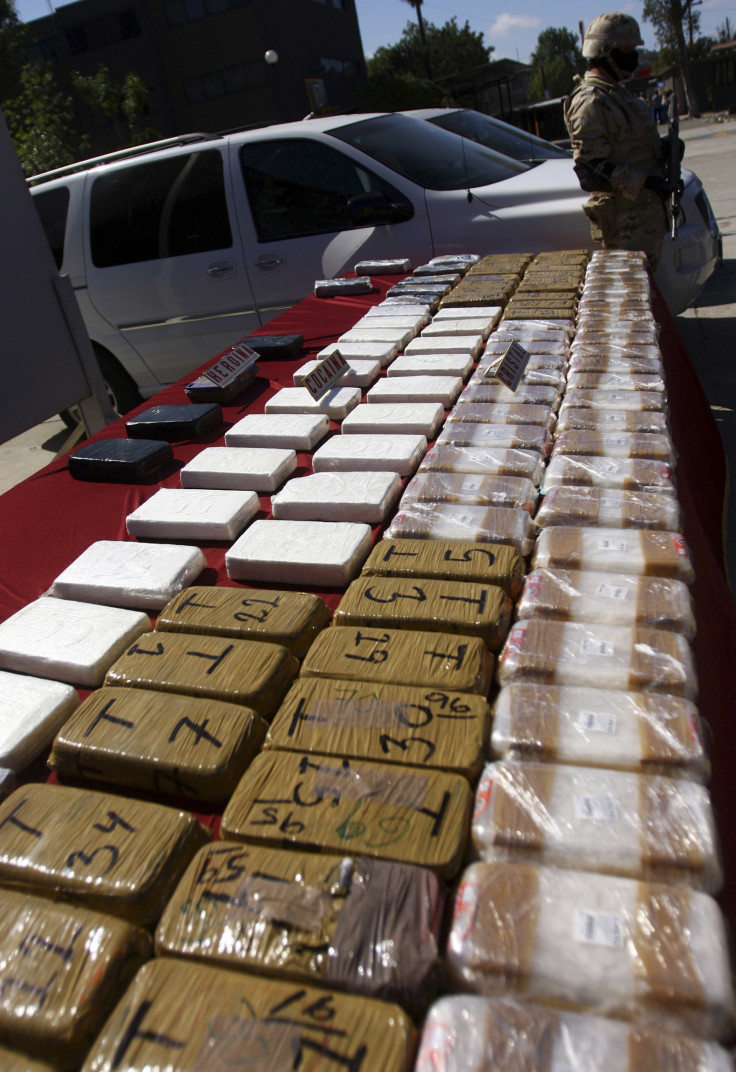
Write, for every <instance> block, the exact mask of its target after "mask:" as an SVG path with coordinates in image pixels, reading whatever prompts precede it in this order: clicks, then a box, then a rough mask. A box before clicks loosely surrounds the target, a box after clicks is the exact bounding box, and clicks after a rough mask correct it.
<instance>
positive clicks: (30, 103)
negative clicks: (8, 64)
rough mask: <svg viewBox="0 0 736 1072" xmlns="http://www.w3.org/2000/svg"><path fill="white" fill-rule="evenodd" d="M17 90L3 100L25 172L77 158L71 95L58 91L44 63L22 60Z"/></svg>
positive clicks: (45, 168)
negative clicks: (14, 93) (23, 61)
mask: <svg viewBox="0 0 736 1072" xmlns="http://www.w3.org/2000/svg"><path fill="white" fill-rule="evenodd" d="M19 82H20V91H19V92H18V93H17V94H16V95H15V96H14V97H12V98H10V99H9V100H5V101H3V104H2V107H3V112H4V113H5V117H6V119H7V123H8V129H9V130H10V134H11V137H12V139H13V144H14V145H15V151H16V152H17V154H18V159H19V160H20V163H21V167H22V168H23V171H24V172H25V173H26V175H37V174H39V173H40V172H42V171H50V170H51V169H52V168H57V167H63V166H64V165H65V164H71V163H73V161H75V160H78V159H79V154H80V144H79V139H78V137H77V135H76V133H75V131H74V127H73V117H74V109H73V107H72V101H71V98H70V97H69V96H67V95H65V94H64V93H62V92H61V91H60V89H59V87H58V85H57V82H56V79H55V78H54V74H53V72H52V70H51V68H50V67H49V66H48V65H47V64H40V63H26V64H24V65H23V67H22V68H21V70H20V76H19Z"/></svg>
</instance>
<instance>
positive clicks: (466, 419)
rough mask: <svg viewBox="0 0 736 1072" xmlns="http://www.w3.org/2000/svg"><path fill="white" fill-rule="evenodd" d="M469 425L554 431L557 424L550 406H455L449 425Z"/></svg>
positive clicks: (487, 404)
mask: <svg viewBox="0 0 736 1072" xmlns="http://www.w3.org/2000/svg"><path fill="white" fill-rule="evenodd" d="M458 421H459V422H461V423H468V424H536V425H540V426H542V427H544V428H548V429H549V430H550V431H552V430H553V428H554V427H555V423H556V418H555V414H554V411H553V410H552V408H551V407H550V406H535V405H533V404H531V403H524V402H522V403H520V404H519V405H515V404H513V403H507V402H495V403H492V404H489V403H487V402H477V403H470V402H468V403H466V404H464V405H462V406H455V407H454V408H453V409H452V410H450V412H449V414H448V415H447V423H448V424H454V423H456V422H458Z"/></svg>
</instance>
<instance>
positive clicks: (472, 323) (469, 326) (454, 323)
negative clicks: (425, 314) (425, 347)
mask: <svg viewBox="0 0 736 1072" xmlns="http://www.w3.org/2000/svg"><path fill="white" fill-rule="evenodd" d="M496 319H497V317H496V315H495V314H492V315H490V316H473V317H470V316H460V317H450V316H439V317H437V316H436V317H434V319H433V320H432V323H431V324H428V325H427V326H426V327H425V328H423V329H422V338H425V339H431V338H446V337H448V336H455V335H476V336H478V335H480V336H481V337H482V339H483V340H484V341H485V340H486V339H487V338H488V336H489V335H490V334H491V331H492V330H493V326H494V324H495V322H496Z"/></svg>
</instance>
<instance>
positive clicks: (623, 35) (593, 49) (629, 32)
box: [583, 11, 644, 59]
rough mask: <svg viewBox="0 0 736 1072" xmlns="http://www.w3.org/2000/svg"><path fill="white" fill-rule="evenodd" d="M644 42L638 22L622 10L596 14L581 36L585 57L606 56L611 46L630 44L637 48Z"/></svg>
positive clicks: (617, 46)
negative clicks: (583, 35)
mask: <svg viewBox="0 0 736 1072" xmlns="http://www.w3.org/2000/svg"><path fill="white" fill-rule="evenodd" d="M643 44H644V42H643V41H642V38H641V32H640V30H639V23H638V22H637V21H636V19H635V18H633V17H632V16H631V15H625V14H624V13H623V11H609V12H607V13H606V14H605V15H597V16H596V17H595V18H594V19H593V21H592V22H591V23H590V25H589V26H588V29H587V30H586V31H585V37H584V38H583V55H584V56H585V58H586V59H595V58H596V57H597V56H607V55H608V54H609V53H610V51H611V49H612V48H621V47H622V45H631V46H633V47H634V48H638V47H639V45H643Z"/></svg>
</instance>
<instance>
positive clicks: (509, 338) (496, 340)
mask: <svg viewBox="0 0 736 1072" xmlns="http://www.w3.org/2000/svg"><path fill="white" fill-rule="evenodd" d="M513 342H518V343H519V345H520V346H522V347H523V348H524V349H525V350H526V352H527V353H528V354H541V355H543V356H545V357H549V358H552V357H556V358H559V359H560V360H559V361H555V362H551V363H550V367H552V368H562V367H563V366H564V365H565V364H566V362H567V358H568V355H569V352H570V347H569V345H568V342H567V339H566V338H557V339H555V338H549V339H546V338H534V337H531V336H530V337H528V338H523V337H522V338H520V337H519V335H518V333H514V334H512V333H511V332H505V331H496V332H494V333H493V335H491V336H490V337H489V339H488V342H487V343H486V346H485V350H484V355H485V356H487V357H496V356H500V355H501V354H505V353H506V351H507V350H508V348H509V346H511V344H512V343H513Z"/></svg>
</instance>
